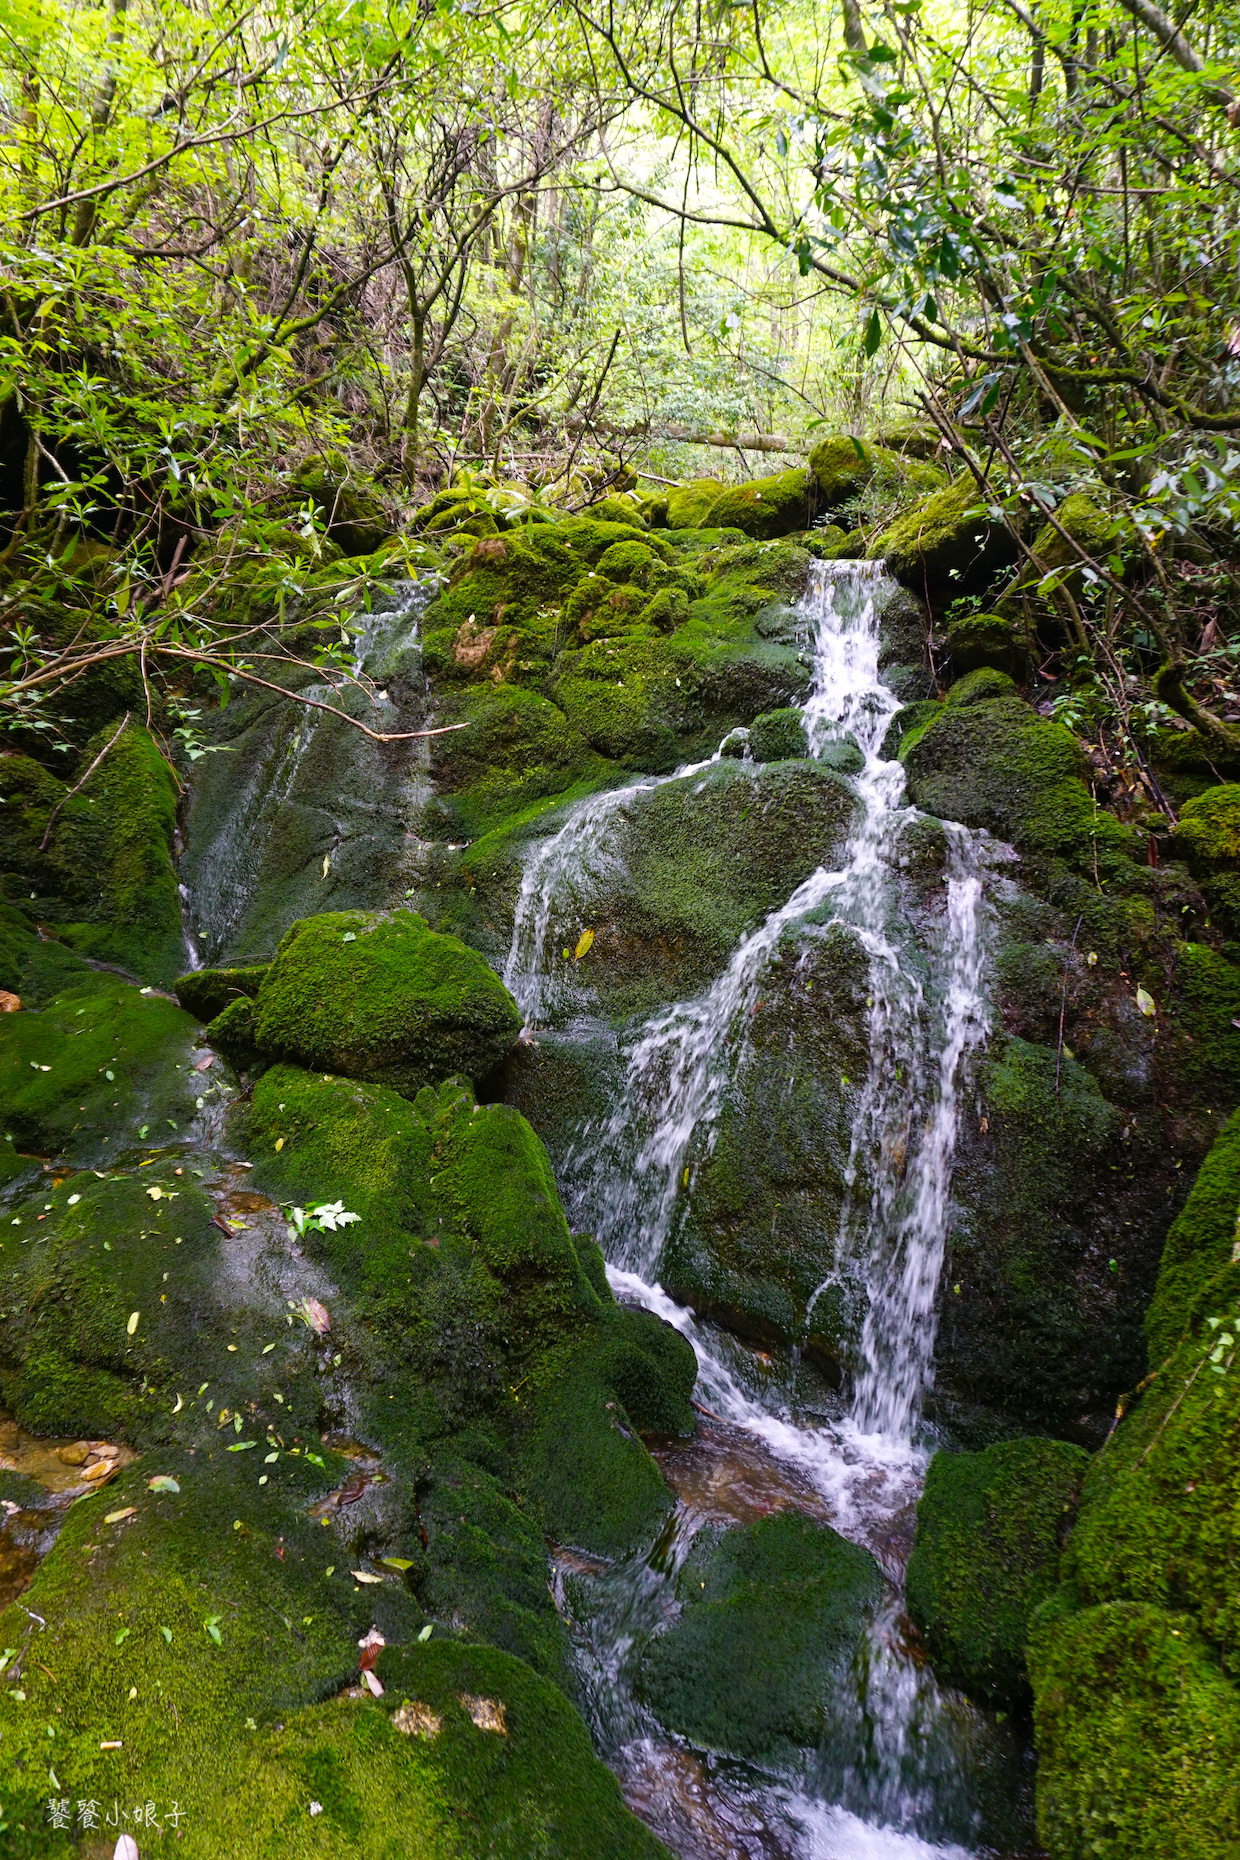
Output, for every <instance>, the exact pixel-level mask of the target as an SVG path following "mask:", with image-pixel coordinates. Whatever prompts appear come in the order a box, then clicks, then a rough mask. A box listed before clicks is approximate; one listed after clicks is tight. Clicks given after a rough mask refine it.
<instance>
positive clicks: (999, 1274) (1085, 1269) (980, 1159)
mask: <svg viewBox="0 0 1240 1860" xmlns="http://www.w3.org/2000/svg"><path fill="white" fill-rule="evenodd" d="M980 1083H981V1100H982V1105H983V1116H984V1119H985V1130H984V1131H979V1132H978V1133H977V1137H976V1140H975V1142H974V1143H971V1144H970V1145H969V1147H968V1148H967V1149H966V1151H965V1153H964V1154H963V1155H962V1156H961V1158H960V1159H959V1164H958V1173H957V1188H956V1193H957V1195H958V1197H959V1198H960V1200H961V1202H962V1203H964V1204H965V1205H967V1207H968V1210H969V1212H968V1216H967V1218H964V1219H962V1220H961V1221H960V1222H959V1223H958V1224H957V1225H956V1226H955V1227H954V1229H953V1232H952V1235H951V1238H950V1241H949V1250H948V1256H947V1259H946V1261H945V1264H944V1271H943V1280H942V1289H941V1294H940V1301H939V1304H940V1319H939V1341H938V1350H937V1362H938V1375H937V1383H938V1386H939V1387H940V1389H941V1390H942V1391H949V1390H950V1391H952V1392H953V1394H955V1395H957V1396H966V1397H967V1398H968V1400H970V1401H971V1402H973V1403H977V1404H982V1405H984V1406H985V1407H986V1408H987V1409H989V1410H990V1411H991V1412H992V1413H999V1414H1003V1415H1006V1416H1009V1417H1010V1420H1011V1424H1014V1425H1015V1426H1017V1427H1026V1428H1027V1427H1029V1426H1030V1425H1036V1426H1038V1427H1039V1428H1041V1429H1042V1430H1044V1431H1047V1432H1051V1431H1054V1432H1061V1431H1062V1432H1075V1431H1076V1429H1077V1428H1078V1427H1079V1426H1080V1425H1081V1420H1082V1417H1089V1416H1090V1415H1105V1414H1106V1412H1107V1410H1108V1409H1109V1408H1110V1407H1111V1406H1112V1404H1113V1402H1114V1399H1115V1396H1116V1394H1117V1393H1118V1392H1119V1390H1121V1389H1124V1388H1131V1387H1132V1386H1133V1384H1134V1383H1135V1382H1136V1381H1137V1380H1138V1379H1139V1377H1140V1375H1141V1373H1142V1370H1143V1368H1144V1340H1143V1337H1142V1331H1141V1317H1142V1312H1143V1307H1144V1301H1145V1286H1146V1284H1147V1283H1148V1280H1147V1279H1146V1277H1145V1274H1146V1272H1148V1270H1149V1266H1148V1248H1149V1236H1148V1233H1147V1231H1146V1228H1145V1222H1148V1221H1149V1220H1150V1219H1151V1216H1150V1213H1149V1210H1148V1206H1147V1204H1146V1203H1145V1202H1144V1200H1143V1198H1142V1195H1141V1184H1140V1183H1136V1184H1135V1186H1134V1178H1135V1177H1136V1176H1137V1174H1138V1171H1139V1169H1140V1168H1141V1166H1142V1165H1141V1158H1139V1157H1134V1156H1133V1154H1132V1152H1131V1150H1130V1149H1128V1148H1127V1147H1126V1146H1125V1143H1124V1138H1123V1131H1124V1128H1125V1115H1124V1113H1122V1112H1121V1111H1120V1110H1119V1108H1118V1107H1117V1106H1116V1105H1114V1104H1112V1103H1111V1102H1110V1101H1109V1100H1108V1099H1106V1098H1105V1097H1104V1096H1103V1095H1102V1092H1101V1090H1100V1089H1099V1087H1098V1084H1097V1082H1096V1081H1095V1079H1094V1078H1093V1077H1092V1076H1091V1074H1090V1073H1088V1072H1087V1071H1086V1070H1085V1068H1084V1066H1082V1065H1081V1064H1080V1063H1079V1062H1078V1061H1077V1060H1074V1059H1072V1058H1070V1057H1069V1056H1068V1054H1067V1053H1062V1054H1061V1053H1059V1052H1058V1051H1057V1049H1056V1047H1055V1046H1054V1045H1039V1044H1037V1043H1035V1042H1032V1041H1027V1040H1022V1039H1010V1040H1008V1041H1006V1042H1004V1043H1003V1045H1002V1046H1001V1047H1000V1048H999V1049H998V1051H997V1052H996V1053H995V1054H994V1056H993V1057H992V1058H991V1060H990V1062H989V1064H988V1065H987V1067H986V1069H985V1071H984V1072H983V1074H982V1078H981V1081H980ZM980 1121H981V1120H980V1119H979V1122H980ZM1129 1196H1132V1197H1133V1198H1134V1199H1135V1200H1136V1208H1137V1211H1139V1212H1140V1213H1141V1214H1142V1215H1143V1216H1144V1220H1143V1221H1142V1222H1141V1223H1140V1224H1138V1222H1137V1221H1135V1220H1134V1219H1133V1212H1134V1210H1133V1209H1132V1208H1131V1207H1130V1206H1128V1207H1126V1206H1124V1205H1123V1203H1124V1200H1125V1199H1126V1198H1127V1197H1129ZM1164 1205H1165V1204H1164ZM1164 1218H1165V1217H1164ZM1152 1220H1153V1222H1154V1223H1155V1233H1157V1231H1158V1228H1157V1225H1156V1224H1157V1222H1158V1220H1159V1209H1158V1208H1157V1207H1155V1208H1154V1210H1153V1215H1152ZM1112 1262H1113V1263H1112Z"/></svg>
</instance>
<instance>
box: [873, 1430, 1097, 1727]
mask: <svg viewBox="0 0 1240 1860" xmlns="http://www.w3.org/2000/svg"><path fill="white" fill-rule="evenodd" d="M1087 1464H1088V1456H1087V1455H1086V1454H1085V1453H1084V1451H1083V1450H1082V1449H1081V1448H1080V1447H1075V1446H1072V1445H1071V1444H1070V1443H1069V1442H1067V1441H1064V1440H1038V1439H1030V1440H1011V1441H1003V1442H1001V1443H999V1444H997V1445H995V1446H992V1447H987V1448H986V1450H985V1451H984V1452H982V1453H936V1454H935V1456H934V1458H933V1459H932V1460H931V1462H930V1469H929V1472H928V1473H927V1475H926V1484H925V1489H924V1491H923V1492H922V1496H921V1499H920V1501H919V1502H918V1506H917V1537H916V1541H915V1542H914V1545H913V1551H912V1555H911V1556H910V1558H909V1564H908V1581H907V1594H908V1605H909V1613H910V1614H911V1615H912V1617H913V1619H914V1620H915V1621H916V1622H917V1624H918V1626H919V1627H920V1628H921V1629H922V1631H923V1633H924V1634H925V1636H926V1643H927V1645H928V1647H929V1649H930V1657H931V1659H932V1660H933V1661H934V1665H935V1670H936V1671H937V1672H938V1674H939V1676H940V1677H941V1678H943V1679H946V1680H948V1681H949V1682H950V1683H951V1684H953V1685H958V1686H962V1687H963V1688H964V1689H965V1690H966V1691H967V1692H971V1693H973V1694H974V1695H976V1696H979V1697H982V1698H985V1699H990V1700H994V1701H996V1702H998V1703H1000V1704H1004V1705H1016V1704H1019V1703H1020V1702H1021V1701H1022V1699H1023V1698H1024V1697H1025V1695H1026V1693H1027V1688H1028V1680H1027V1676H1026V1673H1025V1636H1026V1632H1027V1630H1028V1626H1029V1620H1030V1616H1031V1615H1032V1613H1033V1610H1034V1609H1035V1608H1036V1607H1038V1605H1039V1604H1040V1603H1041V1602H1043V1601H1045V1600H1046V1598H1047V1596H1049V1595H1050V1594H1051V1593H1052V1592H1053V1591H1054V1589H1055V1587H1056V1586H1057V1584H1058V1581H1059V1555H1060V1551H1061V1549H1062V1547H1063V1542H1064V1539H1065V1537H1066V1535H1067V1531H1068V1528H1069V1525H1070V1524H1071V1521H1072V1517H1073V1514H1074V1511H1075V1507H1076V1499H1077V1493H1078V1490H1079V1488H1080V1483H1081V1478H1082V1476H1083V1474H1084V1471H1085V1468H1086V1466H1087Z"/></svg>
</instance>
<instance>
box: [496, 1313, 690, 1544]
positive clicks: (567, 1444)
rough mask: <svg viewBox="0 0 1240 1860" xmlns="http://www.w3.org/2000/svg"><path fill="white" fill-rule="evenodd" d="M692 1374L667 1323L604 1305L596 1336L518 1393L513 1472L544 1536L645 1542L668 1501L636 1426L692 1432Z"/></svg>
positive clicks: (584, 1541) (566, 1540) (595, 1541)
mask: <svg viewBox="0 0 1240 1860" xmlns="http://www.w3.org/2000/svg"><path fill="white" fill-rule="evenodd" d="M696 1375H697V1365H696V1361H695V1360H694V1357H693V1352H692V1350H691V1348H690V1347H689V1345H688V1344H686V1343H685V1341H684V1339H683V1338H681V1337H679V1336H678V1335H677V1334H676V1333H674V1332H671V1331H670V1329H669V1327H668V1326H665V1325H661V1324H660V1323H659V1320H658V1319H651V1318H650V1317H649V1315H648V1314H646V1313H636V1312H628V1311H620V1310H613V1311H612V1313H611V1314H610V1316H609V1317H608V1319H607V1322H606V1323H605V1326H604V1328H603V1330H602V1332H601V1334H599V1335H596V1336H595V1337H594V1338H592V1339H591V1341H590V1342H588V1343H587V1344H585V1345H583V1346H582V1347H581V1348H580V1349H578V1350H577V1351H576V1352H574V1353H573V1354H572V1355H571V1356H570V1357H569V1358H568V1359H567V1361H566V1362H564V1364H563V1366H562V1367H561V1368H560V1370H559V1372H558V1373H557V1374H556V1375H555V1376H553V1377H552V1378H550V1379H549V1380H547V1381H545V1382H544V1383H543V1384H542V1386H536V1387H534V1388H533V1390H532V1392H531V1391H526V1393H525V1394H524V1395H522V1396H521V1397H520V1399H521V1405H522V1410H523V1413H524V1419H523V1422H522V1426H521V1433H520V1439H519V1458H518V1464H517V1478H518V1481H519V1483H520V1485H521V1488H522V1490H523V1491H524V1493H525V1495H526V1498H527V1501H528V1502H529V1503H530V1504H531V1505H532V1506H533V1507H534V1508H535V1510H536V1512H537V1515H538V1516H539V1518H540V1519H541V1521H542V1524H543V1527H544V1529H545V1530H546V1531H547V1533H548V1535H549V1536H550V1537H552V1538H553V1539H554V1540H555V1541H556V1542H557V1543H561V1544H571V1545H574V1546H575V1547H577V1548H578V1549H582V1550H586V1551H592V1552H594V1553H596V1554H599V1555H602V1556H621V1555H625V1554H627V1553H628V1552H630V1551H632V1550H634V1549H637V1548H639V1547H641V1546H643V1545H649V1544H650V1542H651V1541H652V1540H653V1538H654V1536H655V1534H656V1532H657V1531H658V1529H659V1527H660V1525H661V1524H662V1522H663V1520H664V1519H665V1518H666V1516H667V1514H668V1512H669V1511H670V1510H671V1508H672V1504H673V1499H672V1494H671V1492H670V1491H669V1489H668V1487H667V1484H666V1482H665V1481H664V1478H663V1475H662V1473H661V1472H660V1471H659V1468H658V1466H657V1465H656V1464H655V1462H654V1460H653V1459H652V1458H651V1456H650V1454H649V1453H648V1451H647V1450H646V1448H645V1447H644V1446H643V1445H642V1442H641V1440H640V1439H639V1438H638V1430H640V1429H643V1428H647V1429H649V1431H651V1432H657V1433H689V1432H691V1431H692V1425H693V1420H692V1411H691V1409H690V1407H689V1392H690V1390H691V1389H692V1387H693V1383H694V1380H695V1378H696ZM630 1402H631V1403H632V1404H633V1406H632V1409H630V1407H629V1403H630Z"/></svg>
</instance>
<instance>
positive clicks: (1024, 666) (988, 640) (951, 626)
mask: <svg viewBox="0 0 1240 1860" xmlns="http://www.w3.org/2000/svg"><path fill="white" fill-rule="evenodd" d="M945 641H946V645H947V650H948V652H949V653H950V654H951V662H952V667H953V670H954V671H955V672H956V674H957V676H960V675H962V674H963V673H965V672H975V671H976V670H977V669H978V667H979V666H983V665H989V666H993V667H994V668H995V669H996V670H997V671H1000V672H1006V673H1007V675H1008V676H1009V678H1015V679H1024V678H1027V677H1028V675H1029V642H1028V640H1027V638H1026V637H1025V634H1024V632H1023V630H1022V629H1021V627H1020V626H1019V625H1018V624H1017V623H1016V622H1014V621H1012V620H1005V619H1004V618H1003V616H1002V615H1001V614H965V615H963V616H962V617H961V618H960V619H957V620H952V621H949V623H948V626H947V631H946V635H945Z"/></svg>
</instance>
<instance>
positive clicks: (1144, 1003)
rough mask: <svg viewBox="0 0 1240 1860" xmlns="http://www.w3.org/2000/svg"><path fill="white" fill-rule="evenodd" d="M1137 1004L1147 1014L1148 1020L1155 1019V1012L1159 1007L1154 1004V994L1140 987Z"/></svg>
mask: <svg viewBox="0 0 1240 1860" xmlns="http://www.w3.org/2000/svg"><path fill="white" fill-rule="evenodd" d="M1137 1006H1138V1007H1139V1008H1140V1010H1141V1012H1142V1013H1143V1014H1144V1015H1145V1018H1146V1020H1153V1018H1154V1016H1155V1014H1157V1012H1158V1009H1157V1008H1156V1007H1155V1006H1154V997H1153V995H1152V994H1150V993H1149V992H1148V990H1146V989H1144V988H1138V990H1137Z"/></svg>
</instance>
